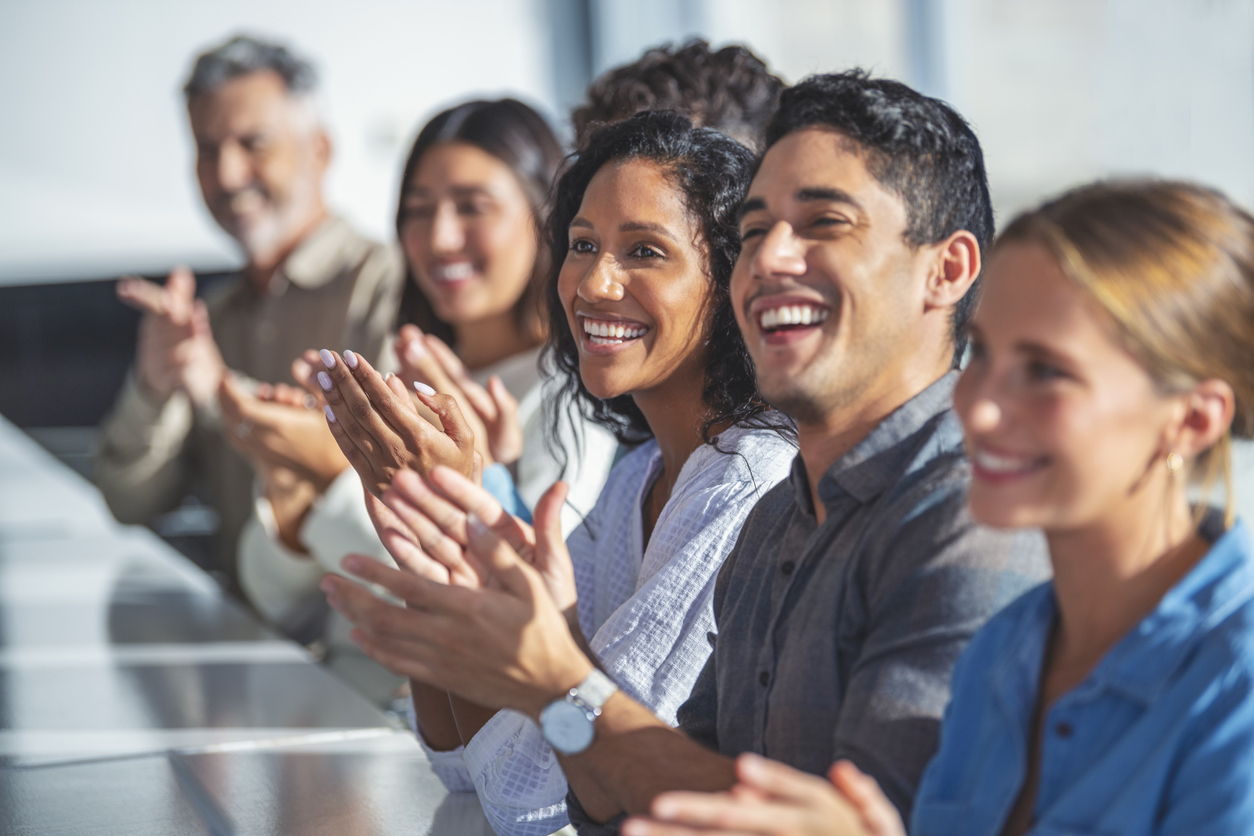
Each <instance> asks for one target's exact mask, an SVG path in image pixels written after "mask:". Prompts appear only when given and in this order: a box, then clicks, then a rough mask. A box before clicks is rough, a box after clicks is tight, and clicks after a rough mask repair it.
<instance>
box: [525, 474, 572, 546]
mask: <svg viewBox="0 0 1254 836" xmlns="http://www.w3.org/2000/svg"><path fill="white" fill-rule="evenodd" d="M569 490H570V487H569V486H568V485H567V484H566V483H565V482H554V483H553V486H552V487H551V488H549V489H548V490H547V491H545V492H544V496H542V497H540V501H539V502H537V503H536V510H535V514H534V515H533V517H532V521H533V522H534V524H535V530H536V551H537V552H538V553H539V554H541V555H544V556H545V557H546V558H547V557H548V555H551V554H553V553H554V550H555V549H560V548H562V547H563V546H564V545H565V542H566V541H565V539H564V538H563V537H562V506H563V505H565V504H566V494H567V493H568V492H569Z"/></svg>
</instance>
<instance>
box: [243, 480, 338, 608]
mask: <svg viewBox="0 0 1254 836" xmlns="http://www.w3.org/2000/svg"><path fill="white" fill-rule="evenodd" d="M239 571H240V584H241V585H242V586H243V587H244V592H245V594H246V595H247V596H248V600H249V601H251V602H252V604H253V606H254V607H256V608H257V610H258V612H260V613H261V614H262V615H263V616H265V617H266V619H267V620H268V621H269V622H270V623H272V624H280V623H282V622H283V620H284V619H285V618H286V617H287V616H288V615H290V614H291V612H292V611H293V610H294V609H296V608H297V607H299V606H301V605H302V604H304V603H305V602H306V601H307V600H308V599H309V598H310V597H312V596H314V595H320V594H321V592H320V591H319V589H318V582H319V581H320V580H321V579H322V576H323V574H325V573H324V571H323V569H322V567H321V566H319V565H318V564H317V563H315V562H314V561H313V560H312V559H311V558H309V557H308V556H307V555H298V554H297V553H296V552H294V551H292V550H291V549H289V548H287V547H286V546H284V545H283V544H282V543H281V542H280V541H279V536H278V525H277V524H276V523H275V520H274V512H273V511H272V510H271V509H270V501H269V500H267V499H266V498H265V497H257V498H256V499H255V500H254V501H253V514H252V516H251V517H250V518H249V519H248V521H247V522H246V523H245V524H244V530H243V531H242V532H241V534H240V541H239Z"/></svg>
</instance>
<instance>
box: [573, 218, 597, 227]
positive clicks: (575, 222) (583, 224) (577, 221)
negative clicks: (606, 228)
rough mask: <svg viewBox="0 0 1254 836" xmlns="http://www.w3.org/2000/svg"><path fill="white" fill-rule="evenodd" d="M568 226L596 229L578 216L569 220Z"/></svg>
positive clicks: (589, 222)
mask: <svg viewBox="0 0 1254 836" xmlns="http://www.w3.org/2000/svg"><path fill="white" fill-rule="evenodd" d="M570 225H571V226H578V227H583V228H584V229H596V227H594V226H593V225H592V222H591V221H589V220H587V219H586V218H581V217H579V216H578V215H576V216H575V217H573V218H571V219H570Z"/></svg>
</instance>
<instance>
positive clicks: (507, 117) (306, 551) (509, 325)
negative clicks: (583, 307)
mask: <svg viewBox="0 0 1254 836" xmlns="http://www.w3.org/2000/svg"><path fill="white" fill-rule="evenodd" d="M561 160H562V153H561V148H560V146H559V144H558V142H557V139H556V137H555V136H554V135H553V132H552V131H551V129H550V128H549V126H548V124H547V123H546V122H545V121H544V118H543V117H541V116H540V115H539V114H538V113H536V112H535V111H534V110H533V109H531V108H530V107H528V106H527V105H525V104H523V103H522V102H519V101H516V100H514V99H501V100H498V101H471V102H466V103H464V104H460V105H458V106H456V107H453V108H450V109H448V110H445V111H443V112H441V113H439V114H438V115H436V116H435V117H434V118H432V119H431V120H430V121H429V122H428V123H427V124H426V125H425V126H424V127H423V129H422V130H421V131H420V132H419V134H418V137H417V139H416V140H415V142H414V145H413V149H412V150H411V151H410V154H409V157H408V160H407V162H406V164H405V169H404V175H403V177H402V180H401V183H402V187H401V195H400V203H399V207H398V209H397V215H396V231H397V236H398V238H399V240H400V243H401V248H402V251H403V253H404V256H405V265H406V272H407V274H408V281H407V283H406V285H405V290H404V293H403V295H402V299H401V306H400V312H399V314H398V317H397V319H398V323H399V324H400V327H399V335H398V339H397V342H396V348H397V353H398V355H399V361H400V369H399V375H400V377H401V378H402V379H403V380H405V381H406V382H407V384H409V385H411V386H412V384H413V383H414V382H419V381H420V382H422V383H423V384H424V385H429V386H433V387H434V388H435V389H436V390H438V391H439V392H442V393H446V394H449V393H452V394H454V395H455V396H456V397H457V401H458V404H459V407H460V412H461V416H462V418H463V419H469V420H473V421H474V422H475V423H474V425H473V433H474V438H475V441H476V445H477V447H478V449H479V451H480V454H481V457H482V458H483V459H484V461H485V463H486V465H487V467H486V470H485V479H487V481H488V483H489V484H490V485H491V484H492V479H493V478H494V477H495V479H496V484H497V486H498V491H497V495H498V496H500V497H501V501H502V502H508V501H510V500H511V499H512V498H513V497H514V491H515V488H516V490H517V495H518V499H519V500H520V501H521V503H522V505H521V507H511V510H515V511H516V512H518V513H522V514H527V515H529V514H530V510H529V509H530V508H532V507H534V505H535V502H536V501H537V500H538V499H539V498H540V495H541V494H542V493H543V492H544V491H545V490H546V489H547V488H548V487H549V486H550V485H552V484H553V482H554V481H556V480H558V479H561V478H564V479H566V480H567V481H568V482H569V483H570V484H571V485H572V487H573V490H572V496H571V501H570V502H569V503H567V505H566V506H565V507H564V508H563V511H562V515H563V530H564V531H570V530H573V529H574V527H575V526H576V525H577V524H578V523H579V522H580V521H581V520H582V519H583V517H584V516H586V515H587V514H588V512H589V511H591V510H592V506H593V503H594V502H595V500H596V497H597V496H598V495H599V494H600V492H601V486H602V485H603V484H604V483H605V479H606V476H607V474H608V473H609V470H610V466H611V465H612V464H613V460H614V456H615V453H616V451H617V449H618V442H617V440H616V439H615V438H614V436H613V435H612V434H611V433H609V432H608V431H606V430H604V429H603V428H601V427H600V426H599V425H597V424H594V423H591V422H589V421H586V420H583V419H582V418H581V416H580V415H579V414H578V412H577V410H576V411H571V412H570V413H569V414H566V415H563V416H562V420H561V421H560V422H559V423H558V426H557V435H556V436H555V445H556V446H557V448H558V451H557V452H554V451H552V450H551V449H550V448H551V447H552V446H554V445H550V444H546V439H545V427H546V422H545V419H544V409H543V403H544V395H543V390H544V383H545V380H546V379H548V378H549V377H551V375H552V372H551V370H549V369H547V367H546V366H545V365H544V364H543V363H541V362H540V357H539V355H540V349H541V346H542V343H543V338H544V333H545V326H544V317H543V315H542V309H541V308H542V298H541V297H542V294H543V289H544V286H545V282H546V280H547V264H548V257H547V253H544V252H543V249H542V243H543V242H542V241H541V233H540V228H541V225H542V223H543V219H544V211H545V206H546V202H547V199H548V195H549V191H550V189H551V187H552V182H553V177H554V174H555V172H556V170H557V167H558V165H559V164H560V163H561ZM353 354H354V356H355V354H356V353H355V352H353ZM317 362H318V363H319V364H320V363H321V361H320V360H318V361H317ZM315 391H318V392H321V389H315ZM226 397H227V400H228V401H229V402H230V410H229V411H230V413H231V415H232V419H238V420H248V421H250V422H251V423H252V424H253V426H254V427H261V426H264V427H266V428H267V430H269V429H271V428H273V430H274V434H275V435H276V436H282V435H283V433H284V429H285V428H286V427H287V426H289V424H288V422H287V420H286V416H285V415H284V413H291V412H293V411H296V412H300V411H301V407H300V406H294V407H293V406H281V405H272V404H261V403H257V402H255V401H253V402H250V401H249V400H248V399H247V398H246V397H245V396H243V395H242V393H238V392H230V393H228V394H227V396H226ZM245 416H247V417H246V418H245ZM318 418H319V420H320V421H321V420H322V416H321V413H319V415H318ZM254 434H255V435H258V436H259V437H260V436H261V433H259V432H257V431H254ZM318 441H319V445H322V446H329V447H330V448H331V450H330V452H326V451H321V450H320V449H319V445H315V444H314V443H312V442H311V441H306V442H305V443H303V444H302V445H301V446H302V447H303V455H304V456H305V457H307V458H309V459H311V460H316V459H318V458H325V459H330V458H331V454H332V453H333V454H334V457H335V458H336V459H337V460H338V462H339V466H340V468H341V469H340V472H339V474H338V475H337V476H335V478H334V479H333V481H331V482H330V483H329V484H328V485H326V486H325V487H323V488H321V489H319V490H313V491H307V492H305V493H303V494H302V498H301V500H300V501H299V502H292V501H284V498H283V497H281V496H274V495H265V496H262V497H259V498H258V500H257V502H256V507H255V511H254V514H253V516H252V518H251V519H250V521H249V523H248V525H247V526H246V527H245V529H244V532H243V535H242V537H241V542H240V564H241V573H242V580H243V584H244V589H245V592H246V593H247V594H248V597H249V600H250V601H252V602H253V604H254V605H255V606H256V607H257V608H258V609H259V610H260V611H261V612H262V613H264V614H265V615H266V616H267V617H268V618H269V619H270V620H271V621H272V622H274V623H276V624H280V625H282V624H287V623H290V622H291V621H293V620H294V619H300V618H302V617H304V615H305V613H306V612H307V611H308V609H309V603H310V599H311V598H313V599H317V600H318V601H323V595H322V593H321V591H320V590H319V589H318V581H319V580H320V579H321V578H322V575H323V574H324V573H326V572H335V571H339V570H340V561H341V560H342V559H343V558H344V556H345V555H347V554H349V553H351V552H357V553H364V554H369V555H372V556H374V557H376V558H378V559H380V560H385V561H386V562H388V563H389V564H391V559H390V558H389V557H388V556H387V552H386V550H385V549H384V548H383V545H382V543H380V541H379V538H378V535H377V534H376V533H375V531H374V528H373V526H372V525H371V522H370V519H369V517H368V516H367V513H366V505H365V503H364V501H363V486H362V478H361V477H360V476H359V475H358V474H357V473H356V472H355V471H354V470H353V468H352V467H350V466H349V463H348V461H347V460H345V459H344V458H343V456H342V455H340V453H339V448H338V447H337V446H336V443H335V440H334V439H333V438H332V437H331V435H330V434H329V433H327V432H326V431H325V427H324V428H323V432H322V433H321V434H320V437H319V440H318ZM278 443H280V441H279V439H278V438H276V439H275V444H276V445H277V444H278ZM293 446H294V445H293ZM414 452H415V454H416V453H417V451H414ZM428 452H432V451H428ZM433 460H442V461H446V462H447V461H448V460H447V459H438V458H437V459H433ZM397 464H398V466H405V465H407V466H410V467H417V468H419V469H420V470H423V472H425V469H424V468H425V467H426V466H427V465H423V464H421V463H420V459H419V458H418V456H417V455H415V456H414V457H413V458H412V459H407V460H406V461H404V462H398V463H397ZM506 465H508V466H509V468H510V470H511V471H512V473H511V472H507V471H505V467H504V466H506ZM311 466H312V465H311ZM368 481H369V482H371V487H372V488H373V489H374V490H376V491H377V492H381V491H382V487H385V486H386V482H387V481H389V480H388V479H387V478H386V477H384V478H383V479H382V481H381V482H380V481H379V480H377V479H373V478H372V479H369V480H368ZM328 629H330V630H331V632H332V634H333V635H331V636H330V639H331V645H332V650H333V651H337V650H338V651H339V652H343V651H348V650H350V649H351V647H352V646H351V642H348V641H347V635H346V634H347V631H346V630H338V629H337V628H336V625H334V624H332V625H330V626H329V628H328ZM333 663H334V662H333Z"/></svg>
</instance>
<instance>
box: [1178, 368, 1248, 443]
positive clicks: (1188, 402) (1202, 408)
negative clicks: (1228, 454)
mask: <svg viewBox="0 0 1254 836" xmlns="http://www.w3.org/2000/svg"><path fill="white" fill-rule="evenodd" d="M1180 397H1181V405H1182V407H1183V409H1182V413H1183V414H1182V415H1181V419H1180V424H1179V430H1178V432H1177V434H1176V440H1175V444H1173V445H1172V452H1175V453H1179V454H1180V455H1181V456H1183V457H1184V458H1185V459H1186V460H1187V461H1192V460H1193V459H1195V458H1197V457H1198V456H1200V455H1201V454H1202V453H1204V452H1206V451H1207V450H1209V449H1210V448H1211V447H1213V446H1215V444H1217V443H1218V442H1219V440H1220V439H1221V438H1223V436H1224V433H1226V432H1227V431H1228V428H1229V427H1230V426H1231V425H1232V416H1233V413H1234V411H1235V410H1236V397H1235V395H1234V394H1233V392H1232V386H1230V385H1229V384H1228V383H1226V382H1225V381H1222V380H1215V379H1212V380H1203V381H1202V382H1201V383H1199V384H1197V385H1196V386H1194V387H1193V388H1192V389H1191V390H1189V391H1188V392H1187V393H1185V394H1184V395H1181V396H1180Z"/></svg>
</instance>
